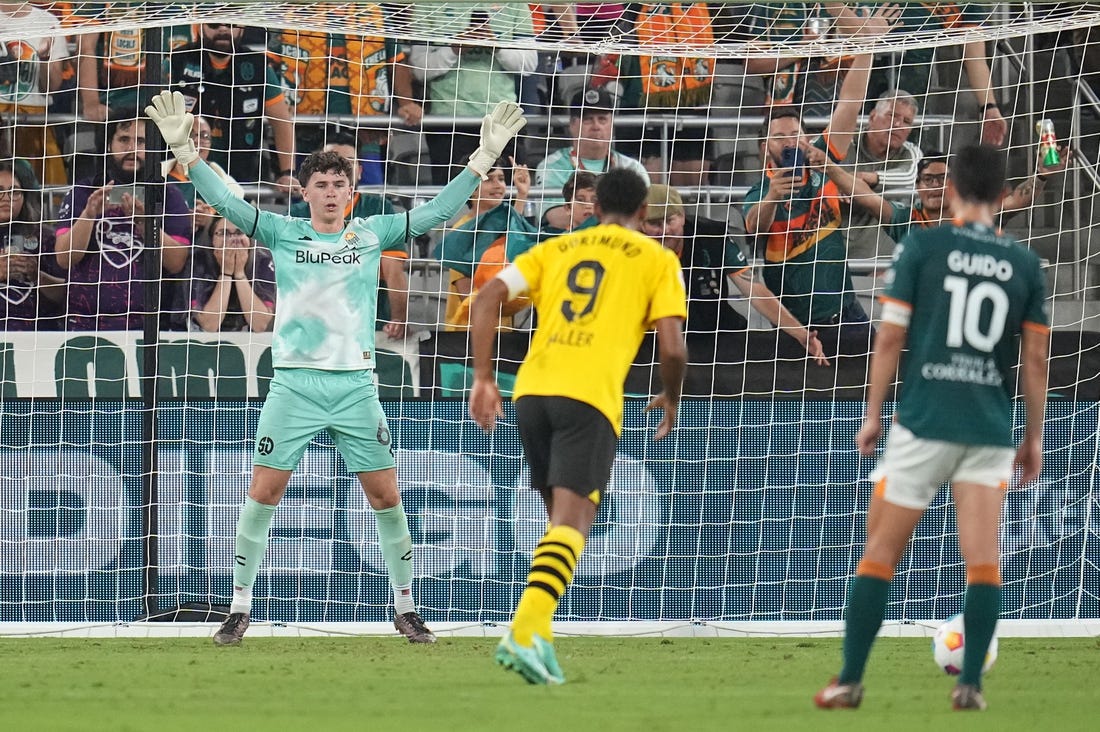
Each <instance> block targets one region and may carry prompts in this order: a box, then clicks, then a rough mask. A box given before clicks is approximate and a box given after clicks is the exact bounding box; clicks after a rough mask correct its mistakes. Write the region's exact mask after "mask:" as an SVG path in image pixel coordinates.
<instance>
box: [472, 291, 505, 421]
mask: <svg viewBox="0 0 1100 732" xmlns="http://www.w3.org/2000/svg"><path fill="white" fill-rule="evenodd" d="M507 299H508V286H507V285H506V284H504V282H503V281H502V280H500V279H496V278H494V279H492V280H490V281H489V282H488V283H487V284H486V285H485V286H484V287H482V288H481V289H480V290H478V293H477V295H476V296H475V297H474V299H473V304H472V305H471V306H470V348H471V350H472V351H473V354H474V384H473V387H472V388H471V389H470V404H469V412H470V419H472V420H474V421H475V422H477V424H478V426H479V427H481V429H483V430H485V431H486V432H492V431H493V428H494V427H496V423H497V417H500V416H502V415H503V414H504V411H503V408H502V407H501V402H500V389H499V388H498V387H497V380H496V376H494V374H493V340H494V337H495V336H496V332H497V328H496V327H497V323H498V322H499V321H500V309H501V307H502V306H503V305H504V303H505V301H506V300H507Z"/></svg>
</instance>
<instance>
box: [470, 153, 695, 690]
mask: <svg viewBox="0 0 1100 732" xmlns="http://www.w3.org/2000/svg"><path fill="white" fill-rule="evenodd" d="M595 211H596V216H597V217H598V218H599V220H600V225H599V226H595V227H592V228H588V229H583V230H579V231H575V232H571V233H569V234H565V235H563V236H559V237H555V238H553V239H548V240H546V241H545V242H543V243H542V244H540V245H538V246H536V247H534V248H533V249H530V250H528V251H527V252H525V253H524V254H521V255H520V256H518V257H516V260H515V262H514V263H513V264H511V265H509V266H508V267H507V268H506V269H504V270H503V271H502V272H501V273H500V274H498V275H497V276H496V277H495V278H494V279H493V280H491V281H490V282H489V283H488V284H487V285H485V286H484V287H483V288H482V289H481V290H480V291H479V292H478V295H477V297H476V298H475V299H474V303H473V306H472V309H471V315H470V321H471V341H472V343H473V352H474V385H473V390H472V391H471V392H470V416H471V417H472V418H473V419H474V421H476V422H477V423H478V424H479V425H480V426H481V428H482V429H484V430H486V431H489V430H492V429H493V427H494V426H495V425H496V418H497V416H498V415H500V414H502V411H501V401H500V391H499V389H498V388H497V384H496V380H495V378H494V376H493V366H492V355H493V337H494V334H495V333H496V324H497V322H498V318H499V314H500V308H501V306H502V305H503V304H504V303H505V302H507V301H509V300H511V299H513V298H515V297H517V296H519V295H520V294H523V293H527V295H528V296H529V297H530V298H531V300H532V302H533V303H534V306H535V309H536V310H537V311H538V323H539V325H538V329H537V330H536V331H535V335H534V339H533V340H532V342H531V348H530V350H529V351H528V353H527V357H526V358H525V359H524V362H523V365H522V366H520V369H519V373H518V375H517V376H516V385H515V396H514V398H515V401H516V420H517V422H518V425H519V435H520V440H521V441H522V442H523V452H524V455H525V456H526V458H527V463H528V465H529V466H530V468H531V487H532V488H534V489H535V490H537V491H538V492H539V494H540V495H541V496H542V499H543V502H544V503H545V504H546V511H547V514H548V515H549V519H550V523H549V528H548V529H547V531H546V534H545V535H543V537H542V539H541V541H539V543H538V546H537V547H535V553H534V557H533V559H532V560H531V570H530V573H529V574H528V576H527V587H526V589H525V590H524V592H523V596H522V597H521V598H520V601H519V605H518V606H517V607H516V612H515V617H514V618H513V619H512V629H511V632H510V633H508V635H507V636H505V638H504V639H503V640H502V641H501V642H500V645H499V646H497V650H496V660H497V663H499V664H500V665H501V666H504V667H505V668H507V669H511V670H514V671H516V672H518V673H519V674H520V675H521V676H523V678H525V679H526V680H527V681H528V682H530V683H532V684H561V683H564V681H565V677H564V676H563V675H562V671H561V667H560V666H559V665H558V662H557V658H556V657H555V655H554V646H553V635H552V634H551V632H550V620H551V618H552V617H553V615H554V611H555V610H556V609H557V606H558V601H559V600H560V599H561V596H562V595H563V594H565V590H566V588H567V587H568V586H569V583H570V581H571V580H572V577H573V570H574V569H576V566H577V560H578V558H579V557H580V555H581V551H582V550H583V549H584V543H585V540H586V538H587V536H588V532H589V529H590V528H591V527H592V522H593V520H594V519H595V517H596V509H597V507H598V506H599V504H600V497H601V496H602V494H603V491H604V489H605V488H606V487H607V483H608V480H609V479H610V477H611V465H612V463H613V462H614V460H615V449H616V446H617V444H618V438H619V433H620V432H621V430H622V421H623V384H624V382H625V381H626V375H627V371H628V370H629V368H630V364H631V362H632V361H633V360H634V356H635V355H636V354H637V352H638V347H639V346H640V345H641V342H642V337H643V336H644V335H645V332H646V331H647V330H650V329H654V328H655V329H656V331H657V343H658V346H659V348H660V362H661V365H660V374H661V384H662V385H663V389H662V391H661V393H660V394H659V395H657V396H656V397H655V398H654V399H653V400H652V401H650V403H649V404H648V405H647V406H646V411H649V410H651V409H661V410H663V412H664V414H663V416H662V418H661V423H660V425H658V427H657V431H656V433H655V434H654V439H657V440H659V439H661V438H663V437H665V436H666V435H668V434H669V432H671V430H672V427H673V425H674V424H675V422H676V410H677V408H678V406H679V403H680V387H681V384H682V382H683V377H684V368H685V363H686V360H687V351H686V348H685V346H684V338H683V321H684V319H685V318H686V317H687V303H686V297H685V295H684V284H683V280H682V279H681V277H680V263H679V262H678V261H677V259H676V256H675V255H674V254H673V253H672V252H671V251H670V250H668V249H666V248H664V247H663V246H661V245H660V244H659V243H658V242H656V241H654V240H653V239H650V238H649V237H648V236H645V235H644V234H642V233H641V232H640V229H641V224H642V221H644V220H645V212H646V182H645V181H644V180H643V179H642V177H641V176H640V175H638V174H637V173H635V172H634V171H631V170H628V169H626V168H616V169H613V170H611V171H610V172H608V173H606V174H604V175H603V176H601V177H600V180H599V183H598V184H597V186H596V205H595Z"/></svg>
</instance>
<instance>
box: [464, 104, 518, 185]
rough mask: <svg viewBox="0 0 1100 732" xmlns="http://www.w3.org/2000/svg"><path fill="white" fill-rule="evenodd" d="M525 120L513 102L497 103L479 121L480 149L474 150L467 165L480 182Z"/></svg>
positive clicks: (487, 174)
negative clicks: (479, 178)
mask: <svg viewBox="0 0 1100 732" xmlns="http://www.w3.org/2000/svg"><path fill="white" fill-rule="evenodd" d="M525 124H527V120H526V119H525V118H524V116H523V110H522V109H520V106H519V105H518V104H516V103H515V102H497V106H496V107H494V108H493V111H492V112H491V113H490V114H487V115H485V118H484V119H482V120H481V147H479V148H478V149H477V150H474V153H473V154H472V155H471V156H470V162H469V163H467V165H468V166H469V168H470V170H472V171H474V172H475V173H477V174H478V175H480V176H481V179H482V180H485V179H487V178H488V177H489V171H490V170H491V169H492V167H493V164H494V163H495V162H496V161H497V158H499V157H500V154H501V153H502V152H504V147H505V146H506V145H507V144H508V141H509V140H511V139H512V138H513V137H515V136H516V133H518V132H519V131H520V130H522V129H523V126H524V125H525Z"/></svg>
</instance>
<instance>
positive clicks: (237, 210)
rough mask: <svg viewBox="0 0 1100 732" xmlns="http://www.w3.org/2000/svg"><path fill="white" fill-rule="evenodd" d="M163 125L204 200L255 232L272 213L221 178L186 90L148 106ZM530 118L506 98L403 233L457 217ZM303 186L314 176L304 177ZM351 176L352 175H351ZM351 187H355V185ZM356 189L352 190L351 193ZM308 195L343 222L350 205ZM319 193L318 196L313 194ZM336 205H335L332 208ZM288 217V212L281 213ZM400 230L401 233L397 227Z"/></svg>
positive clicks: (328, 220) (322, 225)
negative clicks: (200, 145)
mask: <svg viewBox="0 0 1100 732" xmlns="http://www.w3.org/2000/svg"><path fill="white" fill-rule="evenodd" d="M145 113H146V114H148V115H149V118H150V119H152V120H153V121H154V122H155V123H156V125H157V127H158V128H159V129H160V133H161V136H162V137H163V138H164V141H165V143H167V144H168V147H170V148H171V150H172V153H173V154H174V155H175V157H176V160H177V161H178V162H179V163H180V164H181V165H183V166H184V167H186V168H188V169H189V174H190V176H191V180H192V181H193V182H194V184H195V188H196V189H197V190H198V192H199V193H200V194H202V197H203V199H204V200H206V202H207V203H209V204H210V205H211V206H213V207H214V209H215V210H217V211H218V213H220V214H221V215H223V216H225V217H226V218H227V219H229V221H231V222H233V223H234V224H235V225H236V226H237V227H239V228H240V229H241V230H242V231H245V232H248V233H249V236H255V235H256V234H257V229H258V227H259V223H260V219H261V217H262V216H272V217H275V214H267V213H266V212H260V211H259V210H257V209H256V208H255V207H254V206H252V205H251V204H250V203H248V202H247V201H245V200H243V199H241V198H240V197H238V196H236V195H234V194H233V193H232V191H230V190H229V188H228V187H226V185H225V183H224V182H223V181H222V180H221V178H220V177H219V176H218V175H216V174H215V173H214V172H213V170H211V169H210V167H209V166H207V165H206V163H204V162H203V161H202V159H201V158H200V157H199V153H198V150H197V149H196V148H195V143H194V142H193V141H192V140H191V125H192V123H193V121H194V115H192V114H190V113H189V112H188V111H187V107H186V102H185V100H184V98H183V95H182V94H181V93H179V92H178V91H177V92H170V91H167V90H166V91H162V92H161V93H160V94H158V95H156V96H155V97H153V100H152V104H150V105H149V106H148V107H146V108H145ZM525 124H527V120H526V119H525V118H524V116H523V111H522V110H521V109H520V107H519V105H518V104H516V103H514V102H500V103H499V104H497V106H496V107H495V108H494V109H493V111H492V113H490V114H487V115H485V117H484V119H483V120H482V123H481V145H480V147H478V149H477V150H475V151H474V153H473V154H472V155H471V156H470V161H469V163H467V166H466V170H464V171H462V172H461V173H460V174H459V175H457V176H456V177H455V178H454V180H452V181H451V182H450V183H448V184H447V185H446V186H445V187H444V188H443V190H442V191H440V193H439V195H438V196H437V197H435V198H433V199H432V200H431V201H429V202H428V203H427V204H425V205H423V206H420V207H417V208H416V209H414V210H412V211H410V212H409V213H408V214H407V218H406V215H402V216H396V217H394V218H395V219H396V218H400V219H403V221H402V222H401V224H402V225H401V226H400V227H398V228H400V229H401V231H400V235H402V236H405V237H408V236H419V235H421V234H423V233H426V232H427V231H429V230H431V229H432V228H433V227H435V226H438V225H439V224H441V223H443V222H444V221H447V220H448V219H449V218H451V217H452V216H453V215H454V214H455V213H457V212H458V210H459V209H460V208H461V207H462V205H463V204H465V203H466V201H467V200H469V198H470V195H471V194H472V193H473V192H474V189H476V188H477V184H478V181H479V180H484V179H485V178H486V176H487V174H488V172H489V169H490V168H491V167H492V166H493V164H494V163H495V161H496V160H497V158H499V157H500V155H501V153H502V152H503V151H504V148H505V146H506V145H507V144H508V142H509V141H510V140H511V139H512V138H513V137H515V136H516V134H517V133H518V132H519V131H520V130H521V129H523V126H524V125H525ZM299 180H300V182H301V184H302V186H303V188H304V187H306V186H307V184H308V181H307V180H304V179H301V178H299ZM349 182H350V181H349ZM349 191H350V188H349ZM349 195H350V194H349ZM303 196H304V197H305V198H306V200H307V202H309V203H310V220H311V223H312V224H313V226H314V228H316V229H317V230H318V231H324V230H327V229H331V228H332V227H333V226H337V229H336V230H339V228H342V226H343V223H344V209H343V206H339V207H338V210H337V209H336V208H332V207H331V206H330V203H331V202H326V201H324V200H322V199H321V198H320V197H311V196H310V194H309V192H305V191H304V192H303ZM311 198H315V200H311ZM330 208H332V210H329V209H330ZM277 218H282V217H277ZM395 235H397V232H396V229H395Z"/></svg>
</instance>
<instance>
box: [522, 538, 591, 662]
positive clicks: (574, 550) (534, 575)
mask: <svg viewBox="0 0 1100 732" xmlns="http://www.w3.org/2000/svg"><path fill="white" fill-rule="evenodd" d="M582 551H584V535H583V534H582V533H581V532H579V531H577V530H576V529H574V528H573V527H572V526H553V527H551V528H549V529H548V530H547V531H546V534H545V535H543V537H542V540H541V541H539V544H538V546H536V547H535V554H534V556H533V557H532V558H531V570H530V572H529V573H528V575H527V588H526V589H525V590H524V591H523V596H522V597H520V599H519V605H517V606H516V614H515V617H514V618H512V637H513V638H515V640H516V642H517V643H519V644H520V645H523V646H529V645H531V639H532V636H534V635H535V634H536V633H537V634H538V635H540V636H542V638H544V639H545V640H548V641H552V640H553V639H554V634H553V633H552V632H551V630H550V621H551V620H552V619H553V617H554V611H555V610H557V609H558V601H559V600H561V596H562V595H564V594H565V590H566V589H567V588H568V587H569V583H570V582H572V581H573V570H574V569H576V567H577V560H578V559H579V558H580V556H581V552H582Z"/></svg>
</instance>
